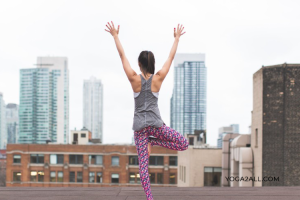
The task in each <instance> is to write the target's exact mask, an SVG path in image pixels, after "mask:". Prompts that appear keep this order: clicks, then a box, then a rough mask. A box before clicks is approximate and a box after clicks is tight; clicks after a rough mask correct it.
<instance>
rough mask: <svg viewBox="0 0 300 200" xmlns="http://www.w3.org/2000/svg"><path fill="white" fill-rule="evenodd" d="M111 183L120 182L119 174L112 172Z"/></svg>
mask: <svg viewBox="0 0 300 200" xmlns="http://www.w3.org/2000/svg"><path fill="white" fill-rule="evenodd" d="M111 183H119V174H111Z"/></svg>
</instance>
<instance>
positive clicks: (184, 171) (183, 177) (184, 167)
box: [183, 166, 185, 182]
mask: <svg viewBox="0 0 300 200" xmlns="http://www.w3.org/2000/svg"><path fill="white" fill-rule="evenodd" d="M183 181H184V182H185V166H184V167H183Z"/></svg>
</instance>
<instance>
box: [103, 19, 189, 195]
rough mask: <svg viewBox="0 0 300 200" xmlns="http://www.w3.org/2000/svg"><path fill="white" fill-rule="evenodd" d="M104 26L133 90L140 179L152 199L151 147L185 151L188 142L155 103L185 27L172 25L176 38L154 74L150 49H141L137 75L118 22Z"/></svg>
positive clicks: (153, 61)
mask: <svg viewBox="0 0 300 200" xmlns="http://www.w3.org/2000/svg"><path fill="white" fill-rule="evenodd" d="M106 27H107V28H108V29H109V30H106V29H105V31H107V32H109V33H110V34H111V35H112V36H113V37H114V40H115V43H116V46H117V49H118V52H119V55H120V57H121V60H122V64H123V68H124V71H125V73H126V75H127V78H128V80H129V82H130V83H131V86H132V89H133V92H134V101H135V111H134V118H133V127H132V129H133V130H134V140H135V145H136V149H137V153H138V160H139V172H140V179H141V184H142V186H143V188H144V191H145V193H146V196H147V199H153V196H152V193H151V188H150V180H149V174H148V162H149V160H148V159H149V156H150V152H151V146H154V145H159V146H162V147H166V148H169V149H172V150H177V151H184V150H186V149H187V148H188V145H189V143H188V141H187V139H186V138H185V137H184V136H183V135H181V134H180V133H178V132H177V131H176V130H174V129H172V128H170V127H168V126H166V124H165V123H164V122H163V120H162V119H161V116H160V112H159V109H158V105H157V100H158V94H159V90H160V87H161V84H162V82H163V80H164V79H165V77H166V75H167V74H168V72H169V69H170V66H171V63H172V61H173V59H174V56H175V53H176V49H177V46H178V42H179V38H180V36H181V35H183V34H184V33H185V32H184V33H182V31H183V28H184V27H182V25H181V26H180V27H179V24H178V26H177V30H176V28H174V37H175V41H174V44H173V46H172V49H171V52H170V55H169V57H168V59H167V61H166V62H165V64H164V65H163V67H162V68H161V70H159V71H158V72H157V73H156V74H154V71H155V59H154V55H153V53H152V52H151V51H142V52H141V53H140V55H139V58H138V65H139V67H140V70H141V72H142V73H141V74H139V75H138V74H137V73H136V72H135V71H134V70H133V69H132V68H131V67H130V64H129V62H128V60H127V58H126V56H125V53H124V50H123V48H122V45H121V43H120V40H119V38H118V34H119V29H120V25H119V26H118V29H117V30H116V29H115V27H114V23H113V22H111V24H110V23H109V22H108V25H106Z"/></svg>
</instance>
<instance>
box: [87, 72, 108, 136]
mask: <svg viewBox="0 0 300 200" xmlns="http://www.w3.org/2000/svg"><path fill="white" fill-rule="evenodd" d="M83 126H84V127H86V128H87V129H88V130H90V131H91V132H92V138H99V139H101V141H103V134H102V131H103V84H102V83H101V80H99V79H96V78H95V77H91V78H90V79H89V80H84V83H83Z"/></svg>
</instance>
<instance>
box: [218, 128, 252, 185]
mask: <svg viewBox="0 0 300 200" xmlns="http://www.w3.org/2000/svg"><path fill="white" fill-rule="evenodd" d="M250 141H251V135H250V134H238V133H228V134H226V135H224V137H223V145H222V186H223V187H252V186H253V182H252V181H248V180H245V179H246V177H248V178H250V177H252V172H253V154H252V149H251V147H250V146H251V144H250ZM236 177H238V178H239V179H241V180H239V179H238V180H236V179H235V178H236ZM242 177H243V179H244V180H243V179H242Z"/></svg>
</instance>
